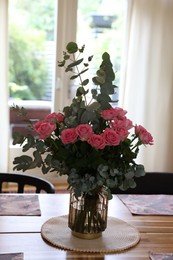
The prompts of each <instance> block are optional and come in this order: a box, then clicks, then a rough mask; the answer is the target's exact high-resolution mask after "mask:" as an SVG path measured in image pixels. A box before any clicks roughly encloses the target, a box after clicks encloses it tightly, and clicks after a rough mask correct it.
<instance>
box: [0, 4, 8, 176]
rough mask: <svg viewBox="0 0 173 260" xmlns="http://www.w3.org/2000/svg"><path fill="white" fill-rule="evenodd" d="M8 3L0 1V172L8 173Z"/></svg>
mask: <svg viewBox="0 0 173 260" xmlns="http://www.w3.org/2000/svg"><path fill="white" fill-rule="evenodd" d="M7 18H8V1H7V0H0V39H1V40H0V114H1V120H0V172H7V171H8V149H9V148H8V147H9V111H8V110H9V109H8V79H7V73H8V64H7V63H8V43H7V42H8V41H7V39H8V25H7V24H8V19H7Z"/></svg>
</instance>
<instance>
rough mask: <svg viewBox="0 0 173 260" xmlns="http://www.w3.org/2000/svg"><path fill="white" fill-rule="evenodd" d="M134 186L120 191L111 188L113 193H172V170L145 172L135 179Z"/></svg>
mask: <svg viewBox="0 0 173 260" xmlns="http://www.w3.org/2000/svg"><path fill="white" fill-rule="evenodd" d="M135 182H136V187H135V188H134V189H132V188H129V189H128V190H126V191H122V190H120V189H119V188H115V189H112V190H111V191H112V193H113V194H173V173H172V172H146V175H145V176H143V177H139V178H136V179H135Z"/></svg>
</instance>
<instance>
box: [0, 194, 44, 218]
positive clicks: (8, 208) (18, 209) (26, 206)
mask: <svg viewBox="0 0 173 260" xmlns="http://www.w3.org/2000/svg"><path fill="white" fill-rule="evenodd" d="M0 216H41V211H40V205H39V200H38V195H25V194H21V195H19V194H17V195H11V194H10V195H7V194H5V195H2V194H0Z"/></svg>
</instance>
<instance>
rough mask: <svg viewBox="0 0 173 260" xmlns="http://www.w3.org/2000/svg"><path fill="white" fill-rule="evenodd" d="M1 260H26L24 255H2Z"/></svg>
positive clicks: (0, 255)
mask: <svg viewBox="0 0 173 260" xmlns="http://www.w3.org/2000/svg"><path fill="white" fill-rule="evenodd" d="M0 260H24V255H23V253H12V254H0Z"/></svg>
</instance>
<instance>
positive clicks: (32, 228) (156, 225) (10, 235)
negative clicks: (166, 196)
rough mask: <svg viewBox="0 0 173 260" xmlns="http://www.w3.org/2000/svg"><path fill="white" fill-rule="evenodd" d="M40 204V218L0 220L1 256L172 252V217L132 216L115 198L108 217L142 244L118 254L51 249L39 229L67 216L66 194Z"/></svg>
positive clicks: (122, 257)
mask: <svg viewBox="0 0 173 260" xmlns="http://www.w3.org/2000/svg"><path fill="white" fill-rule="evenodd" d="M0 196H1V195H0ZM16 196H17V195H16ZM39 201H40V208H41V216H0V253H13V252H14V253H15V252H23V253H24V259H25V260H28V259H32V260H44V259H45V260H49V259H50V260H54V259H62V260H63V259H88V260H89V259H92V260H93V259H104V260H107V259H112V260H113V259H115V260H116V259H118V260H137V259H139V260H144V259H149V256H148V252H149V251H153V252H157V253H159V252H165V253H171V252H173V216H133V215H131V213H130V212H129V210H128V209H127V208H126V206H125V205H124V204H123V203H122V202H121V201H120V200H119V198H118V197H117V196H116V195H114V196H113V199H112V200H110V201H109V207H108V215H109V216H113V217H116V218H119V219H122V220H124V221H126V222H128V223H129V224H132V225H133V226H134V227H136V228H137V229H138V230H139V232H140V237H141V240H140V242H139V243H138V244H137V245H136V246H135V247H133V248H131V249H128V250H125V251H123V252H121V253H117V254H96V253H88V254H86V253H77V252H72V251H65V250H60V249H58V248H54V247H52V246H50V245H49V244H47V243H46V242H45V241H44V240H43V239H42V237H41V233H40V230H41V226H42V225H43V223H44V222H45V221H47V220H48V219H50V218H51V217H56V216H61V215H67V214H68V207H69V194H39Z"/></svg>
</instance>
